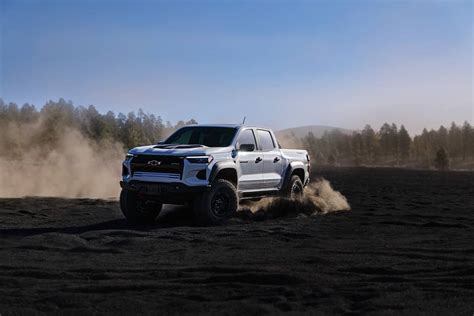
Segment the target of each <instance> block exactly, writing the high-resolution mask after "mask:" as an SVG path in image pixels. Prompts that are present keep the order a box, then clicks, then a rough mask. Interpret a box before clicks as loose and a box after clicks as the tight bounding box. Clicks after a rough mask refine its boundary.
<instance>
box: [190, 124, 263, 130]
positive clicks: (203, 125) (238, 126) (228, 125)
mask: <svg viewBox="0 0 474 316" xmlns="http://www.w3.org/2000/svg"><path fill="white" fill-rule="evenodd" d="M186 126H199V127H231V128H241V127H249V128H262V129H269V128H266V127H262V126H255V125H241V124H193V125H186ZM186 126H183V127H186Z"/></svg>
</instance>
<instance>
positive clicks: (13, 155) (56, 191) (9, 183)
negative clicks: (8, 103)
mask: <svg viewBox="0 0 474 316" xmlns="http://www.w3.org/2000/svg"><path fill="white" fill-rule="evenodd" d="M48 128H50V127H49V126H47V124H46V123H45V122H44V121H42V120H38V121H37V122H34V123H24V124H8V126H1V128H0V147H1V148H3V149H4V150H5V152H3V153H0V180H1V181H0V197H24V196H50V197H68V198H117V196H118V194H119V190H120V186H119V181H120V175H121V160H122V159H123V155H124V150H123V147H122V145H121V144H119V143H117V142H112V141H100V142H95V141H92V140H90V139H88V138H86V137H85V136H83V135H82V134H81V133H80V132H79V131H78V130H75V129H70V128H67V127H66V128H61V131H60V132H59V133H57V134H56V135H55V136H54V138H55V139H54V141H51V140H46V141H45V140H44V139H41V137H43V138H44V137H45V136H46V137H51V136H50V134H48V133H45V130H47V129H48ZM42 143H43V144H46V145H41V144H42Z"/></svg>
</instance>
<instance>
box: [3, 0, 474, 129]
mask: <svg viewBox="0 0 474 316" xmlns="http://www.w3.org/2000/svg"><path fill="white" fill-rule="evenodd" d="M0 27H1V30H0V31H1V33H0V34H1V38H0V39H1V41H0V97H2V98H3V99H4V101H6V102H10V101H13V102H17V103H19V104H23V103H25V102H29V103H33V104H35V105H37V106H41V105H43V104H44V103H45V102H46V101H47V100H50V99H53V100H56V99H58V98H60V97H63V98H65V99H66V100H72V101H73V102H74V104H76V105H89V104H94V105H95V106H96V107H97V108H98V109H99V111H101V112H105V111H107V110H113V111H114V112H124V113H126V112H129V111H132V110H137V109H138V108H143V109H144V110H145V111H146V112H152V113H155V114H159V115H161V116H162V117H163V118H164V119H166V120H171V121H176V120H179V119H189V118H191V117H193V118H196V119H197V120H198V121H199V122H202V123H212V122H226V123H232V122H240V121H241V119H242V117H243V116H247V121H248V122H249V123H251V124H259V125H266V126H270V127H273V128H277V129H279V128H286V127H292V126H299V125H310V124H321V125H333V126H341V127H346V128H361V127H363V125H364V124H367V123H368V124H372V125H373V126H375V127H377V128H378V127H379V126H380V125H381V124H382V123H383V122H385V121H388V122H395V123H398V124H405V125H406V126H407V127H408V129H409V130H410V131H413V132H418V131H419V130H420V129H421V128H422V127H425V126H426V127H438V126H439V125H441V124H444V125H447V124H449V123H450V122H451V121H453V120H454V121H457V122H459V123H462V121H464V120H468V121H470V122H472V121H473V116H474V114H473V112H474V109H473V108H474V104H473V78H472V76H473V56H472V45H473V5H472V2H471V1H426V0H423V1H422V0H418V1H382V0H379V1H362V0H360V1H357V0H352V1H342V0H339V1H263V0H259V1H257V0H255V1H230V0H229V1H225V0H222V1H143V0H141V1H140V0H139V1H111V0H109V1H106V0H102V1H100V0H96V1H89V0H85V1H78V0H62V1H49V0H45V1H39V0H29V1H12V0H0Z"/></svg>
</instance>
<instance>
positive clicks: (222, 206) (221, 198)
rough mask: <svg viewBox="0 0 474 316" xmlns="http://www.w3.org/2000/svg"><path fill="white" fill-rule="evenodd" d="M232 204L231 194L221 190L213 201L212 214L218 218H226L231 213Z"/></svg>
mask: <svg viewBox="0 0 474 316" xmlns="http://www.w3.org/2000/svg"><path fill="white" fill-rule="evenodd" d="M230 203H231V197H230V194H229V193H228V192H226V191H224V190H219V191H217V192H216V194H214V196H213V197H212V201H211V210H212V213H213V214H214V215H215V216H217V217H224V216H226V215H227V213H228V212H229V207H230Z"/></svg>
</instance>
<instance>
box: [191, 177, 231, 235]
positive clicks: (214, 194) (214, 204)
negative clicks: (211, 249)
mask: <svg viewBox="0 0 474 316" xmlns="http://www.w3.org/2000/svg"><path fill="white" fill-rule="evenodd" d="M238 206H239V198H238V196H237V190H236V189H235V186H234V185H233V184H232V183H231V182H230V181H227V180H223V179H218V180H216V181H215V182H214V183H213V184H212V187H211V189H210V190H209V191H208V192H205V193H204V194H203V195H202V196H200V197H198V198H196V200H195V201H194V213H195V216H196V222H197V223H198V224H200V225H206V226H208V225H220V224H222V223H224V222H225V221H226V220H228V219H229V218H230V217H232V216H233V215H234V214H235V213H236V212H237V208H238Z"/></svg>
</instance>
